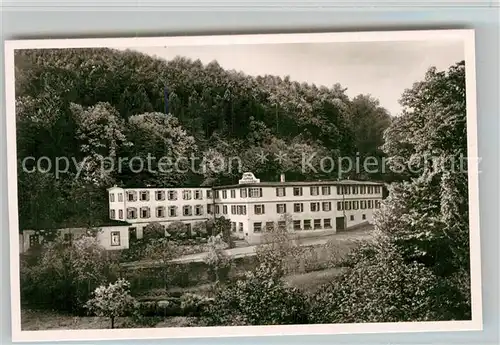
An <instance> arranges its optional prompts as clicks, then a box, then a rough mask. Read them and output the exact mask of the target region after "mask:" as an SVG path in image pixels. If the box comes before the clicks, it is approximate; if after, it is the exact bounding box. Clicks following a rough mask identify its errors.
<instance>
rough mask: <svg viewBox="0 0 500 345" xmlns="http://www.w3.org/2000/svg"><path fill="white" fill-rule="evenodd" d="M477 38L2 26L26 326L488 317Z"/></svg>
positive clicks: (140, 330)
mask: <svg viewBox="0 0 500 345" xmlns="http://www.w3.org/2000/svg"><path fill="white" fill-rule="evenodd" d="M474 54H475V53H474V31H473V30H415V31H383V32H352V33H349V32H343V33H307V34H269V35H267V34H259V35H220V36H183V37H145V38H101V39H40V40H15V41H7V42H6V43H5V61H6V102H7V144H8V146H7V147H8V155H7V156H8V179H9V180H8V181H9V190H8V197H9V200H10V204H9V225H10V228H9V234H10V248H11V253H10V258H11V288H12V290H11V300H12V332H13V341H17V342H20V341H22V342H30V341H57V340H109V339H169V338H183V337H234V336H266V335H282V334H285V335H299V334H300V335H303V334H352V333H389V332H431V331H468V330H481V329H482V315H481V312H482V308H481V303H482V302H481V263H480V245H479V204H478V175H479V172H480V170H479V161H480V160H479V157H478V152H477V127H476V91H475V82H476V78H475V57H474Z"/></svg>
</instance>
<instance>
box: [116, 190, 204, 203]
mask: <svg viewBox="0 0 500 345" xmlns="http://www.w3.org/2000/svg"><path fill="white" fill-rule="evenodd" d="M126 195H127V201H129V202H132V201H137V200H139V201H149V200H150V191H148V190H143V191H140V192H137V191H133V190H131V191H127V192H126ZM154 197H155V200H156V201H164V200H171V201H172V200H177V199H178V195H177V191H176V190H169V191H164V190H158V191H155V192H154ZM206 197H207V199H211V198H212V191H210V190H207V193H206ZM182 199H183V200H191V199H194V200H203V191H202V190H194V191H192V190H183V191H182ZM115 200H117V201H118V202H122V201H123V193H117V195H116V199H115V194H114V193H110V194H109V201H110V202H115Z"/></svg>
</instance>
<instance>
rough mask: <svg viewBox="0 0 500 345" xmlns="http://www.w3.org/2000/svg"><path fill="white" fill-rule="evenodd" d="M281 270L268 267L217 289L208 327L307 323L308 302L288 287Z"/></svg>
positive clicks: (207, 319)
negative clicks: (281, 276) (282, 277)
mask: <svg viewBox="0 0 500 345" xmlns="http://www.w3.org/2000/svg"><path fill="white" fill-rule="evenodd" d="M279 273H280V272H279V271H277V270H276V269H275V268H273V267H271V266H267V265H261V266H259V267H258V268H257V269H256V270H255V271H252V272H248V273H247V274H246V275H245V277H244V279H241V280H237V281H235V282H231V283H230V284H228V285H219V286H218V287H216V293H215V298H214V301H213V303H212V304H210V305H209V306H208V308H207V311H206V313H205V319H206V320H205V321H206V322H207V324H208V325H213V326H215V325H232V326H235V325H286V324H303V323H307V309H308V307H307V299H306V297H305V295H304V294H302V293H301V292H300V291H299V290H297V289H294V288H289V287H286V286H285V284H284V283H283V281H282V280H281V279H280V277H279Z"/></svg>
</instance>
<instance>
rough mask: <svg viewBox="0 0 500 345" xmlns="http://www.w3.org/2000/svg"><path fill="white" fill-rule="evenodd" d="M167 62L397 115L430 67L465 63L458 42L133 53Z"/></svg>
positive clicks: (203, 48)
mask: <svg viewBox="0 0 500 345" xmlns="http://www.w3.org/2000/svg"><path fill="white" fill-rule="evenodd" d="M134 50H138V51H140V52H143V53H146V54H148V55H153V56H158V57H161V58H164V59H167V60H170V59H172V58H174V57H175V56H177V55H181V56H185V57H188V58H191V59H200V60H201V61H202V62H203V63H204V64H207V63H209V62H210V61H212V60H217V61H218V62H219V64H220V65H221V66H222V67H223V68H225V69H235V70H238V71H242V72H244V73H245V74H249V75H264V74H272V75H279V76H282V77H284V76H286V75H290V78H291V79H292V80H296V81H298V82H308V83H315V84H316V85H325V86H328V87H330V86H332V85H333V84H335V83H337V82H338V83H340V84H341V85H342V86H343V87H344V88H347V89H348V90H347V94H348V95H349V96H350V97H354V96H356V95H358V94H360V93H363V94H371V95H372V96H373V97H375V98H378V99H379V100H380V104H381V106H383V107H385V108H386V109H387V110H389V112H390V113H391V114H392V115H397V114H398V113H399V112H400V111H401V107H400V105H399V103H398V100H399V98H400V96H401V93H402V92H403V90H404V89H406V88H409V87H411V86H412V84H413V83H414V82H416V81H418V80H421V79H422V78H423V76H424V74H425V71H426V70H427V69H428V68H429V67H430V66H436V67H437V68H438V69H446V68H448V67H449V66H450V65H452V64H454V63H455V62H458V61H460V60H463V59H464V45H463V42H462V41H450V40H446V41H445V40H442V41H417V42H415V41H413V42H355V43H341V42H339V43H311V44H309V43H295V44H259V45H233V46H191V47H154V48H138V49H134Z"/></svg>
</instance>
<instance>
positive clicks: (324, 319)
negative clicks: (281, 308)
mask: <svg viewBox="0 0 500 345" xmlns="http://www.w3.org/2000/svg"><path fill="white" fill-rule="evenodd" d="M369 249H370V248H369V247H365V248H363V250H362V251H360V252H359V253H360V254H359V257H353V258H352V260H351V264H352V267H350V268H349V269H348V270H347V271H346V272H345V273H343V274H342V275H341V276H340V277H339V278H338V279H335V280H334V281H333V282H332V283H330V284H327V285H326V286H324V287H323V288H321V289H320V290H319V291H318V292H317V293H316V294H315V295H314V296H312V298H311V314H310V319H311V322H313V323H358V322H402V321H440V320H449V319H450V318H449V317H450V314H449V312H450V311H451V310H452V309H453V308H454V307H453V304H454V302H451V304H450V301H453V300H456V299H457V294H456V292H454V291H453V289H449V287H447V286H446V285H444V284H443V283H442V282H441V281H440V280H439V279H438V278H437V277H436V276H435V275H434V274H433V273H432V272H431V271H430V270H429V269H427V268H426V267H424V266H423V265H422V264H418V263H416V262H413V263H405V262H404V260H403V258H402V256H401V255H400V254H399V253H398V252H397V251H396V248H395V247H394V245H392V244H391V243H389V242H388V241H384V240H382V241H381V242H380V243H378V244H376V245H375V246H374V247H373V248H371V251H370V250H369Z"/></svg>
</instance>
